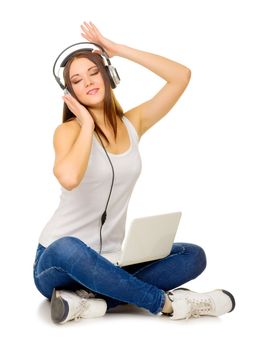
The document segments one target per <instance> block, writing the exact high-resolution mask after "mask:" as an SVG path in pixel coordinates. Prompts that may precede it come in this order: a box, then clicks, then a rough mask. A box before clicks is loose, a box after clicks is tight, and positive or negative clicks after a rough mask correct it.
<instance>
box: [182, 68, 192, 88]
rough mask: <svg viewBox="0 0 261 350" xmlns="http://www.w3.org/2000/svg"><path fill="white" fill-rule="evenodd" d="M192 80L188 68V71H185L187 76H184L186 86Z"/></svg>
mask: <svg viewBox="0 0 261 350" xmlns="http://www.w3.org/2000/svg"><path fill="white" fill-rule="evenodd" d="M190 78H191V70H190V69H189V68H187V67H186V71H185V74H184V81H185V84H186V85H188V83H189V81H190Z"/></svg>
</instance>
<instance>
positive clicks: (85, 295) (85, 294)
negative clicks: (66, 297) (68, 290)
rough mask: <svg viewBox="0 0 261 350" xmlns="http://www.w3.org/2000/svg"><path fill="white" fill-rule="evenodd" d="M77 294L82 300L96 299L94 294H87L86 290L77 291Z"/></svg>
mask: <svg viewBox="0 0 261 350" xmlns="http://www.w3.org/2000/svg"><path fill="white" fill-rule="evenodd" d="M75 293H76V294H77V295H78V296H79V297H81V298H85V299H89V298H95V295H94V294H93V293H91V292H87V290H85V289H78V290H76V291H75Z"/></svg>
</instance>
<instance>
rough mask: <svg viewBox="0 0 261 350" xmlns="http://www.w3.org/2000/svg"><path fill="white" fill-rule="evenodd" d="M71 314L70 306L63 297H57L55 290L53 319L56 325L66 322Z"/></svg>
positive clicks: (52, 309)
mask: <svg viewBox="0 0 261 350" xmlns="http://www.w3.org/2000/svg"><path fill="white" fill-rule="evenodd" d="M68 313H69V305H68V303H67V301H66V300H64V299H63V298H62V297H61V296H57V291H56V290H55V289H53V293H52V298H51V318H52V320H53V322H54V323H62V322H63V321H65V319H66V317H67V316H68Z"/></svg>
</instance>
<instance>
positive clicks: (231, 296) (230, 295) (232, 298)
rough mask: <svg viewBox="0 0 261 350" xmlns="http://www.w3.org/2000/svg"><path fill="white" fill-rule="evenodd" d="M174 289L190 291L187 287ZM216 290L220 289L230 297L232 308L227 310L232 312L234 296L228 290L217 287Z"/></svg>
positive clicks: (234, 302)
mask: <svg viewBox="0 0 261 350" xmlns="http://www.w3.org/2000/svg"><path fill="white" fill-rule="evenodd" d="M175 290H189V291H191V290H190V289H188V288H177V289H175ZM218 290H221V291H222V292H223V293H224V294H226V295H227V296H228V297H229V298H230V300H231V303H232V308H231V310H230V311H228V312H232V311H233V310H234V308H235V306H236V301H235V298H234V296H233V294H231V293H230V292H228V291H227V290H225V289H218ZM191 292H192V291H191Z"/></svg>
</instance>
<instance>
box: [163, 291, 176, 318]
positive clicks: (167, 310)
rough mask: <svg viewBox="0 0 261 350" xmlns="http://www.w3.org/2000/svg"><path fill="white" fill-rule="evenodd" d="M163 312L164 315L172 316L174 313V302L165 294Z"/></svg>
mask: <svg viewBox="0 0 261 350" xmlns="http://www.w3.org/2000/svg"><path fill="white" fill-rule="evenodd" d="M161 312H162V313H163V314H172V313H173V308H172V302H171V300H170V299H169V297H168V295H167V294H166V293H165V304H164V306H163V308H162V310H161Z"/></svg>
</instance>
